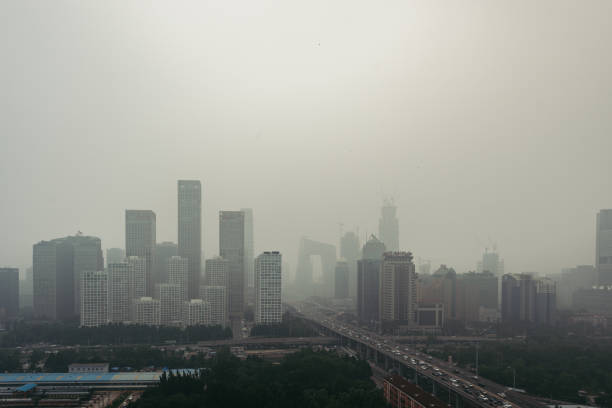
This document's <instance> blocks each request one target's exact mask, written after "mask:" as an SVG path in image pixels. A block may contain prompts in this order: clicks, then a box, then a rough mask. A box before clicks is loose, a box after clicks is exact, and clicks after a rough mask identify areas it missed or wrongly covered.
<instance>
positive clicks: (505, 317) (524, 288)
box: [501, 273, 556, 325]
mask: <svg viewBox="0 0 612 408" xmlns="http://www.w3.org/2000/svg"><path fill="white" fill-rule="evenodd" d="M501 317H502V321H503V322H526V323H538V324H546V325H551V324H553V323H554V322H555V320H556V288H555V284H554V282H552V281H551V280H549V279H535V278H534V277H533V276H532V275H531V274H526V273H523V274H517V275H509V274H507V275H504V276H503V277H502V310H501Z"/></svg>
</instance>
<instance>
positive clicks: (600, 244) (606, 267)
mask: <svg viewBox="0 0 612 408" xmlns="http://www.w3.org/2000/svg"><path fill="white" fill-rule="evenodd" d="M595 252H596V253H595V266H596V268H597V273H598V275H599V285H600V286H608V285H612V210H601V211H599V213H598V214H597V226H596V237H595Z"/></svg>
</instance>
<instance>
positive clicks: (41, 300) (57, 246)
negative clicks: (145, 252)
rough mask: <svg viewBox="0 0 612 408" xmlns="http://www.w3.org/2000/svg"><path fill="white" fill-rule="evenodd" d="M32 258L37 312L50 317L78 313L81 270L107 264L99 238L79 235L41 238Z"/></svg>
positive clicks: (65, 317) (72, 315)
mask: <svg viewBox="0 0 612 408" xmlns="http://www.w3.org/2000/svg"><path fill="white" fill-rule="evenodd" d="M32 258H33V263H32V268H33V280H34V285H33V286H34V314H35V315H36V316H37V317H44V318H49V319H70V318H72V317H74V316H75V315H78V314H79V310H75V306H76V305H78V304H79V301H78V300H77V299H75V295H78V293H79V291H80V287H77V285H76V283H77V282H79V281H80V276H81V273H82V272H83V271H88V270H89V271H96V270H101V269H102V268H103V266H104V260H103V258H102V249H101V244H100V239H99V238H96V237H87V236H83V235H76V236H69V237H64V238H58V239H54V240H51V241H41V242H39V243H37V244H35V245H34V246H33V251H32Z"/></svg>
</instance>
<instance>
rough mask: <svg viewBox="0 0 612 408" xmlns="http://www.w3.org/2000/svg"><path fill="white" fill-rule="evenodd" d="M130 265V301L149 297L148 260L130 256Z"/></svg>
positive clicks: (128, 259) (128, 261)
mask: <svg viewBox="0 0 612 408" xmlns="http://www.w3.org/2000/svg"><path fill="white" fill-rule="evenodd" d="M127 263H128V264H129V265H130V268H131V271H130V299H139V298H141V297H145V296H146V295H147V288H148V286H149V285H148V278H149V276H148V275H147V259H146V258H145V257H142V256H128V257H127Z"/></svg>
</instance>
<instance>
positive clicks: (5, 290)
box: [0, 268, 19, 322]
mask: <svg viewBox="0 0 612 408" xmlns="http://www.w3.org/2000/svg"><path fill="white" fill-rule="evenodd" d="M18 313H19V269H17V268H0V322H1V321H5V320H8V319H12V318H14V317H17V314H18Z"/></svg>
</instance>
